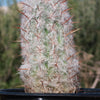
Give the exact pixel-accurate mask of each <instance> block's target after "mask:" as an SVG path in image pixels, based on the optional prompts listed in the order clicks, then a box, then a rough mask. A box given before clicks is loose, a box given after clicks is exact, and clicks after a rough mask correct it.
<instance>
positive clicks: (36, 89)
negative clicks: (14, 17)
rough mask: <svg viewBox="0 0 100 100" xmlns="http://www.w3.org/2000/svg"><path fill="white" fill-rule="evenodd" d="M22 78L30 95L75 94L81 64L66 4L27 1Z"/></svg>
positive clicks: (62, 1) (53, 0) (49, 0)
mask: <svg viewBox="0 0 100 100" xmlns="http://www.w3.org/2000/svg"><path fill="white" fill-rule="evenodd" d="M23 4H24V7H23V12H21V14H22V18H21V27H20V29H21V48H22V52H21V54H22V57H23V59H24V61H23V62H22V65H21V67H20V68H19V73H20V77H21V79H22V80H23V82H24V85H25V91H26V92H28V93H75V91H76V90H77V89H78V88H79V80H78V74H79V68H80V66H79V61H78V57H77V54H78V53H77V52H76V51H75V48H74V42H73V33H74V32H76V31H78V30H79V29H74V30H73V25H72V23H73V22H72V20H71V19H72V17H73V16H70V14H69V12H68V11H69V10H70V9H71V8H68V6H67V1H66V0H24V2H23Z"/></svg>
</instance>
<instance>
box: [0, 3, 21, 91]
mask: <svg viewBox="0 0 100 100" xmlns="http://www.w3.org/2000/svg"><path fill="white" fill-rule="evenodd" d="M16 9H18V8H17V5H16V4H14V5H13V6H9V7H8V11H7V12H4V11H3V10H1V9H0V89H1V88H12V87H16V86H17V85H19V84H20V80H19V78H18V75H17V74H16V73H17V69H18V67H19V66H20V60H21V59H20V57H18V55H19V54H20V45H19V44H18V43H15V42H14V41H16V40H18V38H19V31H18V30H17V29H16V28H14V26H15V25H17V24H19V23H20V20H19V18H20V16H19V13H18V12H17V11H16Z"/></svg>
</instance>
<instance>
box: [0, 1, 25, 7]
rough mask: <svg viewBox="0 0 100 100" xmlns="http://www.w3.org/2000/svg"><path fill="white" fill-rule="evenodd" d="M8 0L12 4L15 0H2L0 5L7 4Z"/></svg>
mask: <svg viewBox="0 0 100 100" xmlns="http://www.w3.org/2000/svg"><path fill="white" fill-rule="evenodd" d="M16 1H17V2H19V1H23V0H16ZM7 2H9V4H12V3H13V0H0V5H2V6H7Z"/></svg>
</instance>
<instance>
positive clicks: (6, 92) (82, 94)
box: [0, 88, 100, 100]
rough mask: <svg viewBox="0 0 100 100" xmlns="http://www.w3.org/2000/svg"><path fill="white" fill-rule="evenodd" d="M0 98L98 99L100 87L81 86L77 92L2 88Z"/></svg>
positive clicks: (33, 99) (15, 99) (7, 99)
mask: <svg viewBox="0 0 100 100" xmlns="http://www.w3.org/2000/svg"><path fill="white" fill-rule="evenodd" d="M0 100H100V89H88V88H81V89H80V90H79V92H78V93H57V94H56V93H25V92H24V89H2V90H0Z"/></svg>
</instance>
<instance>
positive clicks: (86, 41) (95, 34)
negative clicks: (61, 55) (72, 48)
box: [70, 0, 100, 88]
mask: <svg viewBox="0 0 100 100" xmlns="http://www.w3.org/2000/svg"><path fill="white" fill-rule="evenodd" d="M70 4H72V5H70V6H71V7H73V8H75V9H72V13H73V14H74V15H75V17H74V18H75V21H76V22H78V23H77V25H78V26H79V27H81V31H79V32H78V34H76V38H75V41H76V43H77V45H78V46H79V48H78V49H80V51H82V52H81V54H82V56H81V60H82V62H83V63H82V64H81V79H82V80H81V82H82V87H87V88H89V87H91V86H92V84H93V83H94V81H95V79H96V77H97V76H98V70H100V28H99V25H100V18H99V17H100V11H99V10H100V0H70ZM77 25H75V27H77ZM87 76H88V77H89V79H87ZM99 83H100V82H99V81H98V82H97V84H96V86H95V87H100V84H99Z"/></svg>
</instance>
